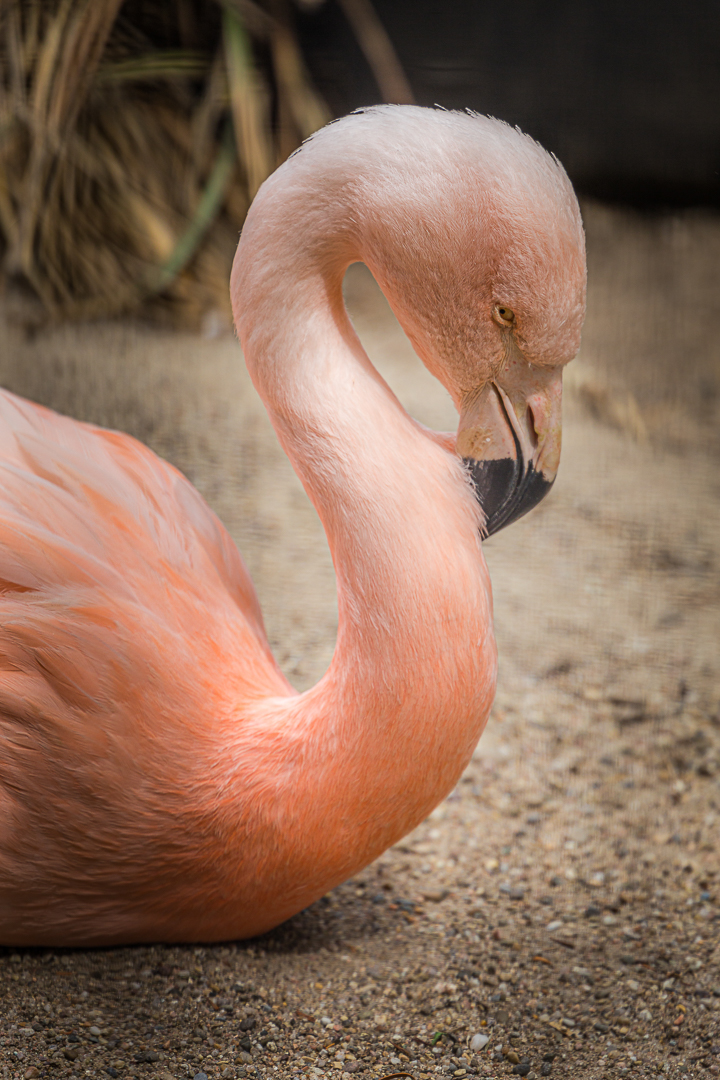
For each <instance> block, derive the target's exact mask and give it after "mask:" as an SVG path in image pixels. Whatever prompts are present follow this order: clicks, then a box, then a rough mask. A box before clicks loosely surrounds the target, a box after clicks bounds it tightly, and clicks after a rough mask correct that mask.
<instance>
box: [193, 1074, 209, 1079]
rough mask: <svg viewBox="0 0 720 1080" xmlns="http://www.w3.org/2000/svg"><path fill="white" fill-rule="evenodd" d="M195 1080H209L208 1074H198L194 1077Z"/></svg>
mask: <svg viewBox="0 0 720 1080" xmlns="http://www.w3.org/2000/svg"><path fill="white" fill-rule="evenodd" d="M193 1080H208V1077H207V1073H204V1072H197V1073H195V1075H194V1076H193Z"/></svg>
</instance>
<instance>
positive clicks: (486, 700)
mask: <svg viewBox="0 0 720 1080" xmlns="http://www.w3.org/2000/svg"><path fill="white" fill-rule="evenodd" d="M301 157H302V154H301V155H300V158H301ZM292 165H293V162H292V161H291V162H290V165H289V166H286V167H285V169H284V170H280V172H279V173H276V174H275V176H274V177H273V179H272V181H271V183H270V184H266V185H265V187H264V188H263V189H262V191H261V194H260V196H259V197H258V199H257V200H256V203H255V204H254V206H253V210H252V211H251V215H250V217H249V219H248V222H247V224H246V227H245V230H244V232H243V236H242V239H241V243H240V247H239V250H238V256H237V257H236V262H235V267H234V271H233V281H232V295H233V305H234V309H235V313H236V323H237V326H238V331H239V334H240V338H241V342H242V345H243V349H244V352H245V359H246V362H247V365H248V368H249V370H250V373H251V376H252V378H253V381H254V382H255V385H256V387H257V389H258V390H259V392H260V394H261V396H262V397H263V399H264V401H265V404H266V407H267V409H268V412H269V415H270V418H271V420H272V423H273V425H274V427H275V430H276V432H277V434H278V437H279V439H280V441H281V443H282V445H283V447H284V449H285V451H286V453H287V454H288V456H289V458H290V460H291V461H292V464H293V466H294V468H295V469H296V471H297V473H298V475H299V476H300V478H301V480H302V482H303V485H304V486H305V489H306V491H307V492H308V494H309V496H310V498H311V499H312V501H313V503H314V505H315V507H316V509H317V511H318V513H319V515H320V517H321V520H322V522H323V525H324V528H325V531H326V534H327V537H328V541H329V544H330V549H331V552H332V556H333V561H334V565H335V570H336V575H337V584H338V608H339V627H338V638H337V645H336V649H335V653H334V656H333V659H332V662H331V665H330V668H329V670H328V672H327V673H326V675H325V676H324V677H323V678H322V679H321V680H320V682H319V683H318V684H317V685H316V686H315V687H313V688H312V689H311V690H309V691H307V692H306V693H304V694H301V695H298V696H295V697H289V698H287V699H273V700H272V701H266V702H265V703H263V704H262V705H260V706H258V708H257V710H256V713H255V722H250V723H248V724H246V725H243V731H242V733H241V741H244V740H245V739H247V740H248V743H247V745H248V749H249V748H250V745H251V744H250V741H249V740H253V742H254V744H255V745H256V746H257V742H258V739H259V740H260V741H262V739H263V738H265V739H267V747H268V763H270V762H271V761H272V762H273V765H272V767H271V766H270V764H268V768H269V769H270V768H272V770H275V768H276V767H277V762H278V758H277V754H278V753H279V750H278V747H277V733H278V730H281V731H282V738H283V740H284V747H285V751H284V752H285V753H287V755H288V757H289V759H291V760H292V759H293V753H294V752H293V750H292V749H289V748H290V747H292V746H295V747H296V749H297V754H298V758H301V760H302V771H301V772H300V771H298V773H297V774H295V773H294V772H293V770H292V769H290V771H289V772H287V770H286V772H285V773H284V775H285V776H286V779H287V786H283V784H282V783H281V784H280V786H278V783H279V782H278V779H277V776H275V775H273V777H272V780H271V777H270V774H268V783H272V785H273V787H274V789H275V791H276V792H277V799H278V813H282V814H283V815H285V816H287V815H290V816H291V817H295V818H297V817H302V819H303V825H302V828H301V830H300V833H298V831H297V830H296V831H294V832H293V833H292V836H293V840H294V843H293V847H292V850H290V849H288V850H284V851H283V859H284V860H285V863H284V865H287V864H288V863H290V864H292V865H293V866H294V867H295V875H296V877H297V879H298V880H300V881H303V880H306V879H307V875H310V876H311V877H312V878H313V879H316V880H317V881H320V880H321V879H322V890H321V891H324V890H325V889H327V888H328V886H329V885H332V884H334V883H336V882H338V881H340V880H343V879H344V878H345V877H347V876H348V875H349V874H351V873H353V872H354V871H355V870H357V869H359V867H360V866H362V865H365V864H367V862H368V861H370V860H371V859H372V858H374V857H375V856H377V855H378V854H380V852H381V851H382V850H384V849H385V848H386V847H387V846H389V845H390V844H392V843H394V842H395V841H397V840H398V839H399V838H400V837H401V836H402V835H404V834H405V833H406V832H407V831H409V830H410V829H411V828H413V827H414V826H415V825H416V824H417V823H418V822H419V821H420V820H422V819H423V818H424V817H425V816H426V815H427V813H429V811H430V810H431V809H432V808H433V806H435V805H436V804H437V802H438V801H439V800H440V799H441V798H443V796H444V795H446V794H447V793H448V791H449V790H451V788H452V787H453V786H454V784H455V783H456V782H457V780H458V778H459V776H460V774H461V772H462V770H463V768H464V767H465V765H466V764H467V761H468V760H469V758H470V756H471V754H472V751H473V749H474V747H475V745H476V743H477V740H478V738H479V736H480V734H481V732H482V728H483V726H484V723H485V720H486V718H487V713H488V711H489V707H490V704H491V701H492V696H493V693H494V686H495V663H496V656H495V643H494V637H493V632H492V610H491V596H490V584H489V579H488V575H487V570H486V567H485V563H484V559H483V556H482V552H481V549H480V540H479V529H478V525H479V511H478V507H477V504H476V502H475V499H474V497H473V495H472V492H471V490H470V487H469V485H468V483H467V482H466V480H465V477H464V475H463V472H462V467H461V463H460V460H459V458H458V457H457V456H456V455H455V454H454V453H451V452H449V451H448V450H447V449H444V448H443V447H442V446H441V445H439V443H438V441H437V439H436V438H435V437H434V436H433V435H432V434H431V433H428V432H427V431H425V430H424V429H423V428H422V427H421V426H420V425H419V424H417V423H416V422H415V421H414V420H412V419H411V418H410V417H409V416H408V415H407V413H406V412H405V410H404V409H403V408H402V406H401V405H400V403H399V402H398V401H397V399H396V398H395V396H394V395H393V393H392V391H391V390H390V389H389V387H388V386H387V385H386V384H385V382H384V381H383V380H382V379H381V378H380V376H379V375H378V373H377V372H376V371H375V369H374V368H373V366H372V364H371V363H370V361H369V359H368V357H367V355H366V354H365V352H364V350H363V348H362V346H361V344H360V342H359V340H358V338H357V336H356V335H355V332H354V331H353V329H352V327H351V325H350V322H349V319H348V317H347V313H346V311H345V308H344V304H343V301H342V289H341V286H342V277H343V274H344V271H345V269H346V267H347V265H348V264H349V263H350V262H352V261H355V260H356V259H357V258H358V257H360V256H365V259H366V261H368V262H372V252H369V253H368V252H367V251H364V250H363V246H362V243H361V242H359V241H358V239H357V238H353V237H352V235H350V234H349V231H348V228H347V222H348V221H351V222H352V220H353V207H352V205H348V202H347V200H346V199H344V198H343V197H342V195H343V193H342V190H339V189H336V190H335V191H334V192H333V194H334V196H335V198H334V199H333V198H327V197H326V198H325V200H324V204H323V209H322V212H317V211H316V212H312V213H297V214H296V213H295V211H296V210H298V208H300V207H302V206H307V205H310V206H313V205H314V203H313V200H316V199H317V194H316V192H315V190H314V187H315V181H314V180H312V181H311V180H310V178H309V177H308V178H307V181H308V182H306V183H303V182H302V181H303V180H304V179H305V178H304V177H303V175H302V170H299V169H293V168H292ZM326 180H327V177H326ZM324 187H325V190H326V191H327V183H326V184H325V185H324ZM241 752H242V751H241ZM291 776H292V779H290V777H291ZM281 808H282V809H281ZM298 835H302V836H303V837H305V839H306V843H305V846H303V844H298V840H297V838H298ZM321 836H322V837H323V838H324V840H323V843H322V844H319V838H320V837H321ZM298 862H299V863H300V864H301V869H300V870H298ZM302 867H307V868H308V869H307V875H306V877H305V878H304V877H303V871H302ZM310 868H311V869H310ZM320 868H323V869H324V873H323V871H322V870H321V869H320ZM278 872H279V871H278ZM269 877H270V879H271V880H272V874H270V875H269ZM312 893H313V888H312V881H308V894H309V895H308V902H309V900H310V899H312ZM295 900H296V898H295V899H294V900H293V901H292V903H290V904H289V908H290V907H294V906H295V909H296V903H295ZM289 908H288V910H289Z"/></svg>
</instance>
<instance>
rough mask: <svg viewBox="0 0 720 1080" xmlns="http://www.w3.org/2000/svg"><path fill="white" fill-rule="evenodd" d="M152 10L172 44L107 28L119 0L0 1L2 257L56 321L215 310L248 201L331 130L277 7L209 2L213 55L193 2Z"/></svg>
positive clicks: (277, 3)
mask: <svg viewBox="0 0 720 1080" xmlns="http://www.w3.org/2000/svg"><path fill="white" fill-rule="evenodd" d="M153 3H154V5H155V8H156V9H157V11H158V13H160V14H162V13H163V11H164V10H165V9H167V11H172V12H174V14H175V15H176V16H177V21H178V25H180V24H182V27H184V29H182V27H181V34H180V41H181V45H182V47H181V48H176V47H175V45H174V44H173V46H172V47H169V48H167V49H163V48H162V42H161V41H160V42H159V43H158V42H155V43H151V42H147V41H146V39H145V37H144V36H143V32H142V30H141V28H133V27H132V26H130V27H128V26H127V25H126V23H124V22H123V21H122V19H121V20H120V21H118V14H119V12H120V8H121V6H122V5H121V0H109V2H107V3H106V2H105V0H0V259H1V260H2V269H3V270H4V271H5V272H6V273H7V274H9V275H10V276H11V277H16V278H18V279H19V280H24V281H25V283H26V284H29V285H30V286H31V287H32V289H33V291H34V292H35V294H36V295H37V297H38V299H39V300H40V302H41V303H40V307H41V308H42V309H44V313H45V315H46V316H50V317H51V318H52V319H55V318H61V317H62V318H68V317H71V318H86V317H95V316H98V315H102V314H105V315H111V314H116V313H120V312H121V311H128V310H137V309H139V308H142V307H145V309H146V310H148V311H149V313H150V312H151V313H153V314H156V315H162V317H163V318H165V317H167V315H171V316H172V318H173V320H174V321H180V322H182V323H184V324H186V325H193V326H195V325H197V323H198V321H199V320H200V319H201V318H202V313H203V312H204V311H207V310H208V309H209V308H213V309H215V308H222V307H223V305H224V304H227V299H226V298H227V289H226V281H227V275H228V273H229V266H230V260H231V249H232V240H233V239H234V237H235V236H236V235H237V228H238V226H240V225H241V224H242V221H243V220H244V216H245V213H246V211H247V207H248V205H249V202H250V199H251V198H252V196H253V194H254V193H255V191H256V190H257V188H258V186H259V185H260V183H261V182H262V181H263V180H264V179H265V177H266V176H267V175H268V174H269V173H270V172H271V171H272V169H273V168H274V167H275V166H276V165H277V164H278V163H279V162H280V161H281V160H283V159H284V158H285V157H287V156H288V154H290V153H291V152H292V151H293V150H294V149H295V148H296V147H297V146H298V144H299V143H300V142H301V140H302V139H303V138H305V137H306V136H307V135H309V134H311V133H312V131H314V130H315V129H316V128H318V127H320V126H322V124H323V123H325V122H326V121H327V120H328V119H329V115H328V114H327V113H326V111H325V109H324V106H323V104H322V102H321V101H320V99H319V98H318V96H317V95H316V94H315V92H314V91H313V90H312V88H311V86H310V83H309V80H308V77H307V74H306V72H305V69H304V65H303V62H302V57H301V54H300V51H299V49H298V47H297V45H296V43H295V41H294V37H293V30H292V21H291V12H290V11H289V9H288V8H287V6H286V4H285V3H284V0H263V3H262V6H261V5H260V4H259V3H255V2H254V0H223V9H224V10H223V15H224V17H223V19H222V20H221V22H220V32H219V33H218V39H217V43H216V44H214V43H212V42H210V43H209V44H210V47H211V49H214V59H212V52H211V51H205V52H202V51H199V50H198V49H196V48H194V46H195V44H196V43H197V42H198V41H200V40H205V45H204V48H205V49H206V50H207V49H208V42H207V40H206V39H202V38H201V37H200V36H198V34H197V33H193V32H191V31H192V27H193V26H194V25H195V19H196V16H197V10H196V9H195V8H193V3H195V0H189V2H188V3H185V4H183V5H180V7H178V8H175V6H174V5H175V0H153ZM125 16H127V17H131V15H128V12H125ZM128 41H129V42H130V44H129V45H128ZM258 43H260V44H261V45H262V47H263V50H264V51H263V54H262V56H263V63H262V64H256V62H255V52H254V50H255V48H256V46H257V45H258ZM128 49H129V51H128ZM200 79H203V80H204V89H202V88H199V87H198V81H199V80H200ZM142 84H145V85H144V86H142ZM138 86H142V89H141V90H140V91H139V92H138V89H137V87H138ZM149 90H152V95H151V94H149V93H148V91H149ZM271 94H272V101H273V103H274V104H273V108H274V110H275V115H274V118H273V119H274V127H273V126H272V125H271V117H270V102H271ZM228 114H229V115H230V116H231V117H232V122H233V124H234V127H235V132H236V139H235V155H236V156H235V160H234V162H231V161H230V158H229V155H228V149H227V146H222V145H221V144H222V136H221V133H222V130H223V120H224V118H225V117H227V116H228ZM233 177H234V178H233ZM219 179H220V180H222V183H220V182H219ZM160 275H161V280H162V282H163V283H164V284H165V288H164V291H163V293H162V294H159V293H158V286H157V282H158V277H159V276H160ZM148 305H150V307H148ZM41 318H42V316H41V314H40V309H37V310H36V313H35V316H34V319H35V320H37V319H41Z"/></svg>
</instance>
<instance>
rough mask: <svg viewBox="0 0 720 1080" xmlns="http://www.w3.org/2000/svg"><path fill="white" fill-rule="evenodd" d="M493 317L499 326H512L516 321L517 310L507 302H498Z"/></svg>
mask: <svg viewBox="0 0 720 1080" xmlns="http://www.w3.org/2000/svg"><path fill="white" fill-rule="evenodd" d="M493 319H494V320H495V322H496V323H497V324H498V326H512V325H513V323H514V322H515V312H514V311H512V310H511V309H510V308H509V307H506V306H505V304H496V305H495V307H494V308H493Z"/></svg>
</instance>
